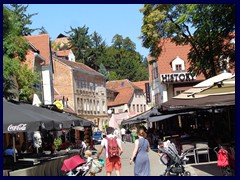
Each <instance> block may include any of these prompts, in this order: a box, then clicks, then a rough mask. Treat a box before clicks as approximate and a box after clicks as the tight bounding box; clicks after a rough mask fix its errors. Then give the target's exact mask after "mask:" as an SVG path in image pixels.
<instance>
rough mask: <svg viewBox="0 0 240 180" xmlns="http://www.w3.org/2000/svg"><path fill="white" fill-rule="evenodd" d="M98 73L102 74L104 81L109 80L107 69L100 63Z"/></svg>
mask: <svg viewBox="0 0 240 180" xmlns="http://www.w3.org/2000/svg"><path fill="white" fill-rule="evenodd" d="M98 72H100V73H101V74H103V75H104V76H105V78H106V79H108V78H109V72H108V71H107V69H106V68H105V66H104V65H103V64H102V63H101V64H100V66H99V70H98Z"/></svg>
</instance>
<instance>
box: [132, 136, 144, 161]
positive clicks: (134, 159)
mask: <svg viewBox="0 0 240 180" xmlns="http://www.w3.org/2000/svg"><path fill="white" fill-rule="evenodd" d="M144 142H145V139H144V141H143V144H142V146H141V148H138V151H137V153H136V155H135V156H134V158H133V162H135V161H136V158H137V155H138V152H139V151H140V149H142V147H143V145H144Z"/></svg>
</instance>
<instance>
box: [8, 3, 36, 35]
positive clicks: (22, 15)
mask: <svg viewBox="0 0 240 180" xmlns="http://www.w3.org/2000/svg"><path fill="white" fill-rule="evenodd" d="M27 8H28V5H26V6H24V5H22V4H11V9H12V11H13V14H14V17H13V21H14V22H15V25H16V26H17V27H18V28H19V34H17V35H19V36H28V35H31V33H33V32H34V31H35V30H37V28H36V29H30V28H29V27H28V26H29V25H31V24H32V21H31V18H32V17H33V16H35V15H37V14H38V13H34V14H27V13H26V12H27Z"/></svg>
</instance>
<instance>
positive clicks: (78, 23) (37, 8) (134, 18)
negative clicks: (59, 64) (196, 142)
mask: <svg viewBox="0 0 240 180" xmlns="http://www.w3.org/2000/svg"><path fill="white" fill-rule="evenodd" d="M142 7H143V4H29V6H28V9H27V13H28V14H33V13H38V14H37V15H36V16H33V17H32V18H31V20H32V25H31V26H30V28H41V27H42V26H43V27H44V28H45V29H46V31H47V32H48V34H49V35H50V38H51V40H54V39H56V37H57V36H58V35H59V34H60V33H62V34H64V35H67V34H66V33H65V32H67V31H69V30H70V26H71V27H73V28H76V27H83V26H84V25H85V26H86V27H89V34H92V33H93V32H94V31H96V32H97V33H98V34H99V35H101V36H102V38H103V40H105V42H106V43H107V45H108V46H111V44H112V43H111V41H112V38H113V36H114V35H116V34H119V35H122V37H123V38H126V37H129V38H130V39H131V40H132V41H133V42H134V43H135V44H136V51H137V52H139V53H140V54H141V55H143V56H144V57H147V56H148V54H149V51H148V49H146V48H144V47H142V41H141V39H139V36H140V35H141V26H142V18H143V14H142V13H140V11H139V9H140V8H142ZM37 34H38V31H36V32H34V33H33V34H32V35H37Z"/></svg>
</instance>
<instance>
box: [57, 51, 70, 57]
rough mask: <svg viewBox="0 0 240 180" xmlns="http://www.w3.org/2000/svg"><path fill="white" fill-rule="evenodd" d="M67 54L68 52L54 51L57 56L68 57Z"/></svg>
mask: <svg viewBox="0 0 240 180" xmlns="http://www.w3.org/2000/svg"><path fill="white" fill-rule="evenodd" d="M69 53H70V50H62V51H56V55H57V56H68V55H69Z"/></svg>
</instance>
